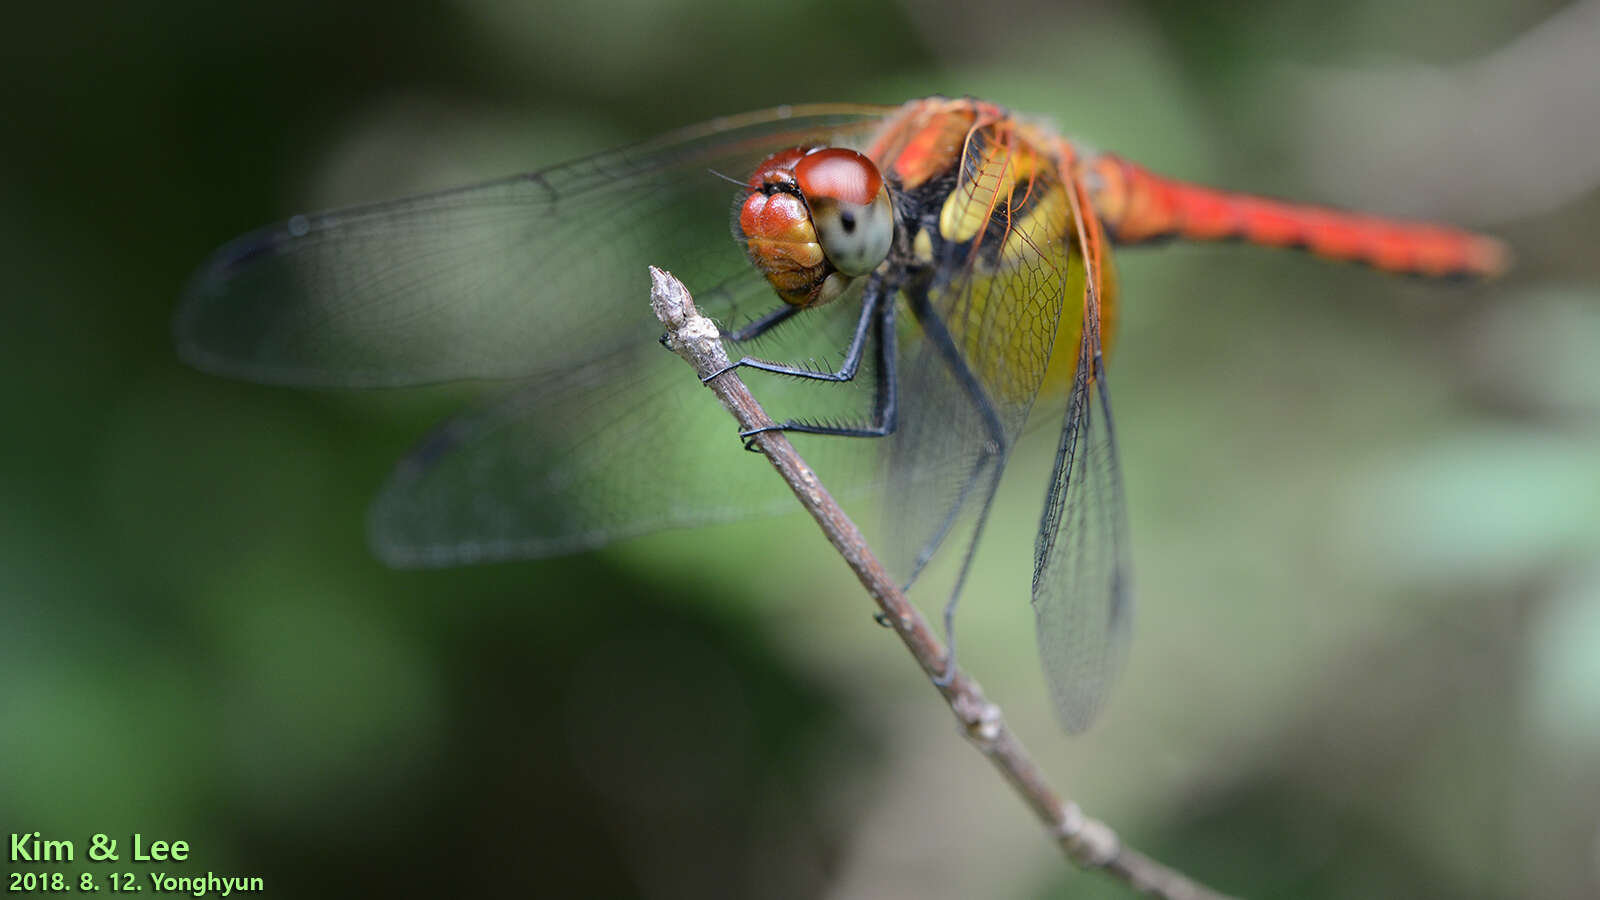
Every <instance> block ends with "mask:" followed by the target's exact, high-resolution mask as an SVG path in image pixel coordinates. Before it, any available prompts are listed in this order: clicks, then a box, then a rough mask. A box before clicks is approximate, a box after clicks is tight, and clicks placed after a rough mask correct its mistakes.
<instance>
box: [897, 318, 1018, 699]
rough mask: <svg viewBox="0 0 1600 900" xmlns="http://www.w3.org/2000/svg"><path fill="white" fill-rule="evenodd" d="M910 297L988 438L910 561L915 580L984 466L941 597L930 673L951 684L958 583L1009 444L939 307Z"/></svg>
mask: <svg viewBox="0 0 1600 900" xmlns="http://www.w3.org/2000/svg"><path fill="white" fill-rule="evenodd" d="M910 303H911V312H912V314H913V315H915V316H916V317H917V321H918V322H919V323H920V324H921V325H922V331H923V334H924V336H925V337H926V338H927V340H928V341H929V342H930V344H932V346H933V348H934V350H935V352H937V353H938V354H939V357H940V359H942V360H943V361H944V363H945V365H946V366H947V367H949V369H950V373H951V374H952V375H953V376H955V379H956V381H957V382H959V383H960V384H961V387H962V389H963V391H965V393H966V394H967V398H968V399H969V400H971V401H972V404H973V406H974V407H975V408H976V409H977V411H978V413H979V415H980V416H981V417H982V419H983V423H984V428H985V429H986V430H987V431H988V433H989V440H988V441H986V442H985V443H984V445H983V446H982V447H980V448H979V450H978V458H977V459H976V460H974V461H973V464H972V473H971V474H970V475H969V476H968V477H967V479H966V482H965V483H964V484H962V486H961V492H960V494H959V495H958V496H957V497H956V500H955V502H954V503H953V504H951V507H950V512H949V514H948V515H946V516H945V520H944V522H942V523H941V524H940V525H939V528H938V529H937V530H936V531H935V532H934V534H933V537H932V538H930V539H929V540H928V542H927V543H926V544H924V545H923V547H922V550H921V551H919V552H918V553H917V558H916V560H915V561H914V562H913V564H912V571H911V575H910V578H911V580H915V579H916V577H917V574H918V573H919V572H921V570H922V567H923V566H925V565H927V564H928V561H929V560H930V559H932V558H933V553H934V551H935V550H936V549H937V548H938V546H939V544H940V543H941V542H943V540H944V538H945V536H946V535H947V534H948V533H949V531H950V529H951V528H952V527H953V526H954V525H955V522H956V519H957V518H958V517H959V516H960V513H961V510H962V508H963V507H965V506H966V503H967V499H968V494H969V493H970V492H971V490H972V488H973V487H974V486H975V485H977V484H979V483H981V481H982V480H983V478H984V475H985V474H986V470H988V471H987V474H988V485H987V489H986V490H985V492H984V498H983V506H982V508H981V509H980V510H979V512H978V521H977V524H976V525H975V526H974V528H973V533H972V540H971V541H970V542H969V543H968V544H967V551H966V554H965V555H964V556H963V557H962V560H961V569H960V571H959V573H958V574H957V575H956V583H955V587H954V588H952V589H951V591H950V599H949V600H948V601H946V602H945V607H944V633H945V642H946V644H947V645H948V650H947V652H946V655H945V670H944V672H942V673H940V675H939V677H938V678H935V679H934V683H936V684H939V685H941V686H942V685H945V684H949V683H950V679H951V678H952V677H954V675H955V669H956V638H955V615H956V603H957V601H958V600H959V599H960V598H961V589H962V588H963V587H964V586H965V585H966V581H967V574H968V573H969V572H970V571H971V569H972V560H973V558H974V556H975V555H976V553H977V549H978V541H979V539H980V538H981V537H982V536H983V528H984V525H985V524H986V523H987V522H988V520H989V510H990V508H991V507H992V506H993V505H994V498H995V494H996V493H998V488H999V486H1000V473H1001V472H1002V471H1004V467H1003V466H1001V465H999V463H1000V461H1001V460H1002V459H1004V457H1005V453H1006V450H1007V448H1006V437H1005V426H1004V425H1003V424H1002V423H1001V422H1000V415H999V413H997V412H995V409H994V404H993V403H992V402H990V400H989V395H988V393H987V392H985V391H984V389H983V385H982V384H979V383H978V378H977V376H976V375H974V374H973V373H972V369H971V367H969V366H968V365H967V362H966V360H965V359H963V358H962V356H961V350H960V348H959V347H957V346H956V342H955V339H954V338H952V337H951V336H950V330H949V329H948V328H946V327H945V324H944V321H943V320H942V319H940V318H939V314H938V313H937V311H935V310H934V309H933V306H932V304H930V303H929V302H928V295H927V290H926V288H925V287H924V288H922V289H919V290H914V291H912V292H910Z"/></svg>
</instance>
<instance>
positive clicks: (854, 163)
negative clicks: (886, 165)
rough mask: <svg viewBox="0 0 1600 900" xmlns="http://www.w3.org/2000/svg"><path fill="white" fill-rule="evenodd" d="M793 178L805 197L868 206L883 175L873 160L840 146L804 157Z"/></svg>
mask: <svg viewBox="0 0 1600 900" xmlns="http://www.w3.org/2000/svg"><path fill="white" fill-rule="evenodd" d="M794 177H795V182H796V183H797V184H798V185H799V186H800V191H801V193H803V194H805V195H806V197H807V198H812V197H828V198H830V199H833V200H838V201H840V202H843V203H851V204H855V205H857V206H861V205H865V204H868V203H871V202H872V201H873V199H874V198H875V197H877V196H878V191H880V190H882V189H883V176H882V175H880V174H878V167H877V166H875V165H873V163H872V160H870V159H867V158H866V157H865V156H862V155H861V154H859V153H857V152H856V151H854V150H846V149H844V148H842V147H829V148H827V149H825V150H818V151H816V152H815V153H809V154H807V155H806V156H805V158H803V159H801V160H800V161H799V162H797V163H795V165H794Z"/></svg>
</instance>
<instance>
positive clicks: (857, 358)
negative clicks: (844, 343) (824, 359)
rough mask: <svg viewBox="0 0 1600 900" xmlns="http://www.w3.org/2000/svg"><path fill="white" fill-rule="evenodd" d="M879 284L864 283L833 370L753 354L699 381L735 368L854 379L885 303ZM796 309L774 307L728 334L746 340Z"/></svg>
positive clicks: (794, 375) (784, 318)
mask: <svg viewBox="0 0 1600 900" xmlns="http://www.w3.org/2000/svg"><path fill="white" fill-rule="evenodd" d="M879 283H880V282H878V281H877V279H874V281H873V284H871V285H868V286H867V290H866V294H865V297H864V299H863V300H862V301H861V317H860V318H859V319H857V320H856V331H855V335H854V336H852V337H851V338H850V346H849V347H848V348H846V350H845V354H844V361H843V362H842V363H840V365H839V368H838V369H837V370H835V371H832V372H819V371H817V370H815V369H808V368H805V367H804V366H791V365H787V364H785V363H776V362H772V361H771V360H765V359H758V358H756V357H754V356H742V357H740V358H739V359H737V360H735V361H734V362H731V363H728V365H726V366H724V367H723V368H721V369H718V370H717V371H715V372H712V373H711V374H710V375H707V376H705V377H704V378H702V379H700V380H701V381H710V380H711V379H713V378H716V377H717V376H719V375H723V374H726V373H728V372H731V371H733V370H734V369H755V370H757V371H761V372H771V373H773V374H775V375H789V376H792V377H795V378H807V379H811V380H813V381H831V382H841V381H852V380H854V379H855V377H856V371H857V370H858V369H860V368H861V357H862V353H863V351H864V350H865V349H866V345H867V335H868V333H869V332H870V331H871V330H872V323H873V321H874V320H875V317H876V314H877V312H878V307H879V306H880V305H881V304H882V303H883V302H884V300H883V297H884V292H883V291H882V290H875V289H874V287H875V286H876V285H877V284H879ZM890 305H891V306H892V305H893V302H892V301H891V302H890ZM799 311H800V308H799V307H788V308H787V309H778V310H774V311H773V312H770V313H768V314H766V315H765V316H762V317H761V318H759V319H757V320H756V321H754V322H751V323H750V324H749V325H747V326H745V327H744V328H742V329H740V330H739V331H738V332H736V333H734V334H733V335H730V337H732V338H733V339H734V340H735V341H742V340H749V339H750V338H753V337H759V336H760V335H762V334H765V333H766V332H768V331H770V330H771V329H772V328H773V327H774V326H776V325H778V324H780V323H782V322H785V321H788V320H789V319H790V318H791V317H793V316H794V314H795V313H797V312H799Z"/></svg>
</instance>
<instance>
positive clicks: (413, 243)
mask: <svg viewBox="0 0 1600 900" xmlns="http://www.w3.org/2000/svg"><path fill="white" fill-rule="evenodd" d="M884 112H885V111H884V110H882V109H877V108H873V107H862V106H817V107H795V108H787V107H784V108H779V109H775V110H769V111H766V112H761V113H752V114H749V115H745V116H739V117H733V118H727V119H719V120H716V121H713V122H710V123H707V124H705V125H701V126H696V127H694V128H690V129H686V130H682V131H678V132H674V133H672V134H668V135H665V136H663V137H660V138H657V139H655V140H652V141H648V142H645V143H642V144H639V145H637V146H633V147H628V148H624V149H621V150H616V151H612V152H608V153H603V154H600V155H597V156H592V157H589V158H587V159H583V160H579V161H576V162H572V163H567V164H565V165H560V166H556V167H554V168H550V169H546V170H544V171H541V172H536V173H533V174H529V175H522V176H517V177H514V178H508V179H505V180H501V181H495V182H490V183H488V184H483V185H479V186H476V187H469V188H464V189H460V190H452V191H445V192H442V193H437V194H430V195H426V196H422V197H416V198H412V199H407V200H399V201H395V202H391V203H382V204H377V205H374V206H365V207H358V208H354V209H348V210H342V211H335V212H326V213H319V214H315V215H304V216H295V217H293V218H291V219H289V220H288V221H286V222H284V223H282V224H279V225H275V226H272V227H268V228H264V229H262V230H260V231H256V232H253V233H251V234H247V235H245V236H243V237H241V238H239V239H237V240H235V241H234V242H232V243H230V244H228V245H226V246H225V247H223V248H222V249H221V250H219V251H218V252H217V253H216V254H215V255H214V256H213V257H212V258H211V259H210V260H209V261H208V262H207V263H206V264H205V265H204V266H203V267H202V268H201V269H200V271H199V272H197V273H196V275H195V276H194V278H193V279H192V281H191V282H190V284H189V286H188V289H187V292H186V294H185V297H184V301H183V304H182V306H181V307H180V309H179V312H178V315H177V318H176V321H175V325H174V330H175V336H176V339H177V344H178V348H179V351H180V353H181V354H182V356H183V357H184V358H185V359H186V360H188V361H189V362H190V363H192V364H194V365H195V366H197V367H199V368H201V369H205V370H208V371H213V372H217V373H220V374H225V375H231V376H236V377H243V378H249V379H253V380H258V381H266V382H278V383H290V384H307V385H323V386H344V387H371V386H392V385H406V384H421V383H428V382H436V381H444V380H449V379H457V378H512V377H519V376H524V375H529V374H531V373H536V372H548V371H553V370H556V369H559V368H563V367H567V366H572V365H578V364H582V363H584V362H586V361H588V360H590V359H595V358H603V357H606V356H607V355H608V354H611V353H613V352H614V351H616V350H618V349H619V348H621V347H624V346H627V345H628V344H630V343H632V342H635V341H639V340H649V339H651V338H652V337H653V336H654V332H655V331H657V330H659V329H658V328H657V327H656V326H655V325H654V320H653V319H652V317H651V316H650V313H649V310H648V305H647V302H646V301H647V296H648V295H647V293H646V292H645V291H644V290H642V289H641V287H640V286H641V285H642V284H644V283H645V282H644V281H643V280H642V279H644V278H645V274H644V273H645V267H646V266H647V265H651V264H654V265H660V266H665V267H667V268H669V269H671V270H672V271H673V272H674V274H676V275H678V277H679V278H681V279H682V280H683V281H684V283H685V284H687V285H688V286H689V287H690V289H691V290H693V291H695V293H696V299H697V300H700V301H702V302H703V303H705V304H706V308H707V312H708V314H711V315H714V316H716V315H722V316H737V315H739V314H741V313H740V311H739V310H738V309H737V303H738V301H740V300H748V299H749V298H751V297H755V296H760V294H759V293H757V292H753V291H751V290H750V288H751V287H752V286H754V285H758V284H760V281H761V279H760V277H759V275H757V274H756V273H755V272H754V271H753V269H752V268H751V266H750V265H749V264H748V262H746V260H745V258H744V254H743V253H742V251H741V250H740V248H739V247H738V245H737V244H736V243H735V242H734V241H733V240H732V239H731V237H730V233H729V224H728V223H729V209H730V206H731V205H732V203H733V201H734V192H735V189H733V188H732V187H731V186H730V185H728V184H727V183H726V182H724V181H722V180H720V179H718V178H717V177H716V176H715V175H713V174H711V172H712V171H718V172H726V173H734V174H737V175H743V174H745V173H747V172H748V171H749V170H751V169H753V168H754V166H755V164H756V163H757V162H759V160H760V159H762V158H763V157H765V156H766V155H767V154H769V153H771V152H773V151H775V150H778V149H782V148H783V147H787V146H793V145H795V144H799V143H807V142H817V141H826V142H831V143H839V144H842V145H854V144H858V143H860V142H862V141H863V140H864V139H865V138H866V137H867V136H868V135H869V134H870V133H871V132H872V130H873V129H875V128H876V127H877V124H878V123H879V122H880V121H881V119H882V116H883V114H884ZM767 294H770V290H768V291H767ZM719 301H721V302H720V305H719Z"/></svg>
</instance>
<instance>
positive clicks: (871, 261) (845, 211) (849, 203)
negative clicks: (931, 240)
mask: <svg viewBox="0 0 1600 900" xmlns="http://www.w3.org/2000/svg"><path fill="white" fill-rule="evenodd" d="M794 175H795V183H796V185H797V186H798V187H799V188H800V192H801V194H802V195H804V197H805V199H806V205H807V206H809V207H810V209H811V223H812V225H813V227H815V228H816V231H817V243H819V244H821V245H822V252H823V253H824V254H826V255H827V257H828V261H829V262H831V263H833V265H834V268H836V269H838V270H839V271H840V272H843V273H844V274H846V275H849V276H852V277H854V276H858V275H865V274H867V273H868V272H871V271H872V270H873V269H876V268H877V267H878V264H879V263H881V262H883V261H884V259H885V258H887V257H888V255H889V248H890V246H891V245H893V243H894V206H893V204H892V203H890V201H889V191H888V189H887V188H886V187H885V186H884V183H883V176H882V175H880V174H879V173H878V167H877V166H875V165H873V163H872V160H870V159H867V158H866V157H865V156H862V155H861V154H859V153H857V152H855V151H854V150H845V149H842V148H838V147H830V148H827V149H824V150H817V151H815V152H812V153H810V154H807V155H806V157H805V158H804V159H802V160H800V161H799V162H798V163H796V164H795V167H794Z"/></svg>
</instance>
